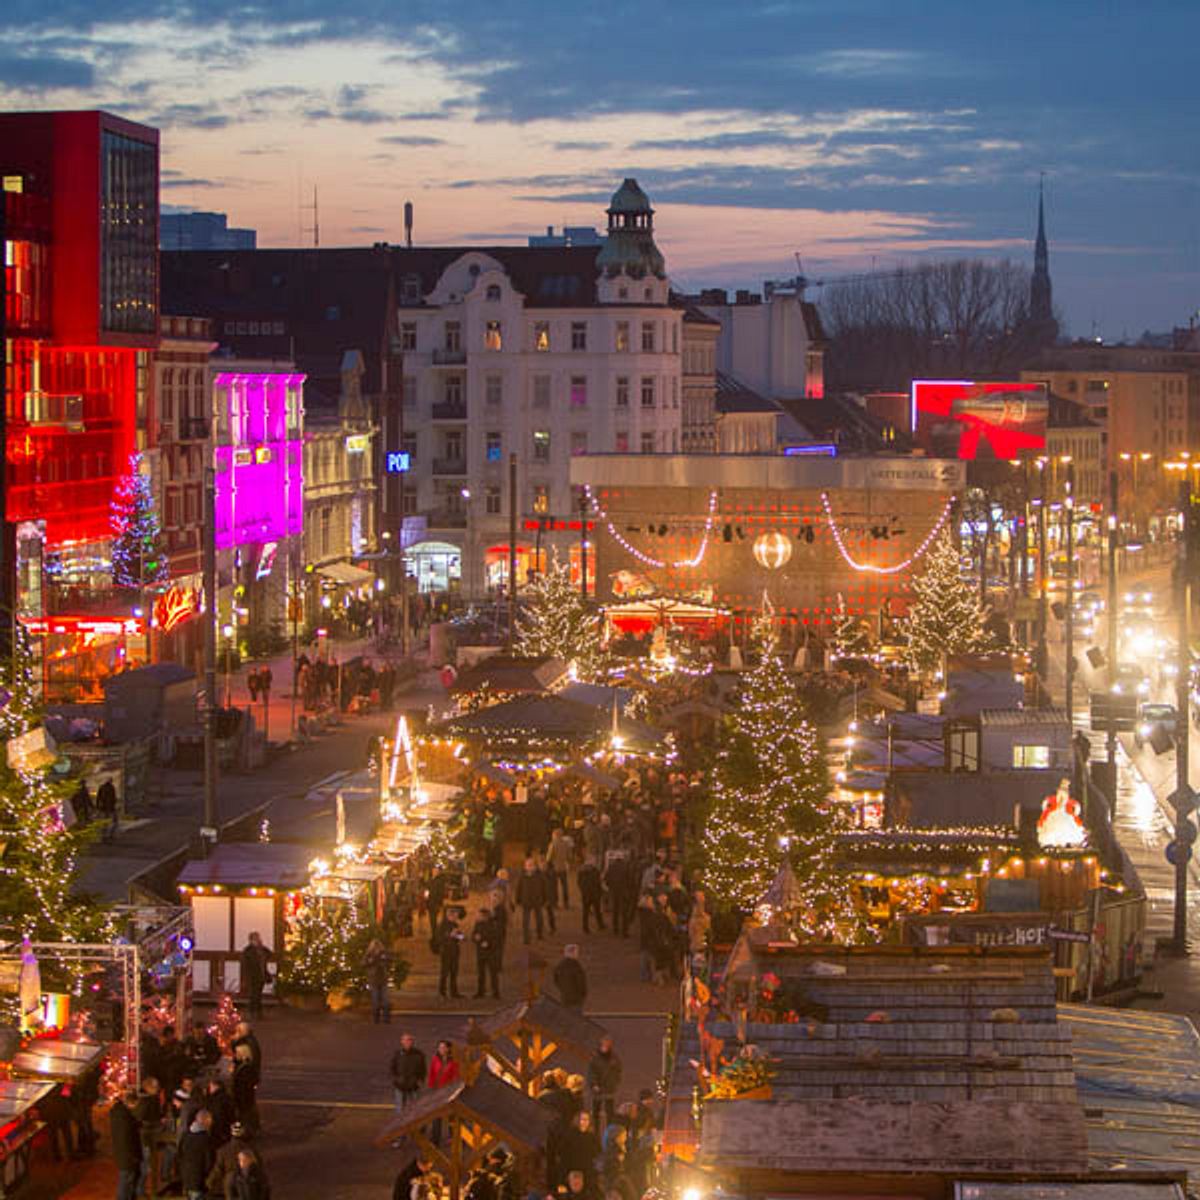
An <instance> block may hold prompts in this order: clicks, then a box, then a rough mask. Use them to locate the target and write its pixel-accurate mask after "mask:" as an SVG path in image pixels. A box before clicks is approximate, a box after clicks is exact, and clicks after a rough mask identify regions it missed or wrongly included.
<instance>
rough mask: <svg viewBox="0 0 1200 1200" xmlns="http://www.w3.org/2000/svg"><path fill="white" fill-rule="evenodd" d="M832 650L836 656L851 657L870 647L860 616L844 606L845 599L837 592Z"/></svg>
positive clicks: (869, 639) (869, 637)
mask: <svg viewBox="0 0 1200 1200" xmlns="http://www.w3.org/2000/svg"><path fill="white" fill-rule="evenodd" d="M832 633H833V638H832V640H833V652H834V654H835V655H836V657H838V658H851V657H853V656H854V655H858V654H866V653H867V652H868V651H869V650H870V649H871V635H870V634H869V633H868V632H867V627H866V625H865V624H864V623H863V620H862V618H861V617H856V616H854V615H853V614H852V613H851V612H850V610H849V609H847V608H846V601H845V598H844V597H843V596H842V594H841V593H840V592H839V593H838V606H837V612H836V613H835V614H834V618H833V630H832Z"/></svg>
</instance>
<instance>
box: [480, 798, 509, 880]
mask: <svg viewBox="0 0 1200 1200" xmlns="http://www.w3.org/2000/svg"><path fill="white" fill-rule="evenodd" d="M480 837H481V838H482V840H483V873H484V874H485V875H487V876H489V877H491V876H493V875H498V874H499V872H500V870H501V859H502V856H503V853H504V838H503V834H502V831H501V822H500V813H499V812H498V811H497V809H496V808H495V806H494V805H491V804H489V805H488V806H487V807H486V808H485V809H484V810H483V824H482V825H481V827H480Z"/></svg>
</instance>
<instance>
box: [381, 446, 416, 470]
mask: <svg viewBox="0 0 1200 1200" xmlns="http://www.w3.org/2000/svg"><path fill="white" fill-rule="evenodd" d="M411 462H412V455H411V454H408V453H407V452H406V451H403V450H389V451H388V453H387V459H386V460H385V465H386V468H387V473H388V474H389V475H402V474H403V473H404V472H405V471H407V470H408V468H409V465H410V464H411Z"/></svg>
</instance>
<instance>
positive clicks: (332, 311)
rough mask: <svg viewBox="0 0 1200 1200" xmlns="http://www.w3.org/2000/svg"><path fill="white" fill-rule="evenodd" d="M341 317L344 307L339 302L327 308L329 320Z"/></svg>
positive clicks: (326, 315) (327, 318) (326, 316)
mask: <svg viewBox="0 0 1200 1200" xmlns="http://www.w3.org/2000/svg"><path fill="white" fill-rule="evenodd" d="M341 319H342V309H341V306H340V305H338V304H331V305H330V306H329V307H328V308H327V309H326V310H325V320H327V321H340V320H341ZM254 332H255V333H257V332H258V330H257V329H256V330H255V331H254Z"/></svg>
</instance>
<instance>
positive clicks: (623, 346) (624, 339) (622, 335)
mask: <svg viewBox="0 0 1200 1200" xmlns="http://www.w3.org/2000/svg"><path fill="white" fill-rule="evenodd" d="M628 349H629V322H628V321H618V322H617V344H616V350H617V353H618V354H624V353H625V352H626V351H628Z"/></svg>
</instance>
